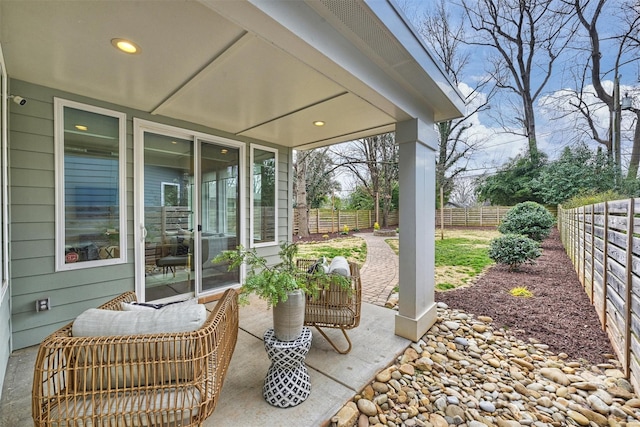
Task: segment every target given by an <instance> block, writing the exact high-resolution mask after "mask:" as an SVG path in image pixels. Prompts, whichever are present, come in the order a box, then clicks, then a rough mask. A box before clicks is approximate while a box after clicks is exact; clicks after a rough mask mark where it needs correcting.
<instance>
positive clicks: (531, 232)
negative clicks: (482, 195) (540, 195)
mask: <svg viewBox="0 0 640 427" xmlns="http://www.w3.org/2000/svg"><path fill="white" fill-rule="evenodd" d="M554 223H555V219H554V218H553V215H552V214H551V212H549V211H548V210H546V209H545V207H544V206H542V205H540V204H538V203H536V202H524V203H518V204H517V205H515V206H514V207H512V208H511V209H509V211H508V212H507V214H506V215H505V216H504V219H503V220H502V222H501V223H500V225H499V226H498V231H500V232H501V233H502V234H522V235H525V236H527V237H528V238H530V239H533V240H535V241H537V242H541V241H543V240H544V239H545V238H547V237H548V236H549V234H550V233H551V227H553V224H554Z"/></svg>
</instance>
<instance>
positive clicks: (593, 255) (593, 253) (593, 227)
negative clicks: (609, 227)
mask: <svg viewBox="0 0 640 427" xmlns="http://www.w3.org/2000/svg"><path fill="white" fill-rule="evenodd" d="M595 221H596V215H595V205H591V293H590V296H591V298H590V299H591V304H593V292H594V286H595V285H594V282H595V278H594V274H595V267H594V264H595V262H596V250H595V244H596V236H595V234H596V225H595Z"/></svg>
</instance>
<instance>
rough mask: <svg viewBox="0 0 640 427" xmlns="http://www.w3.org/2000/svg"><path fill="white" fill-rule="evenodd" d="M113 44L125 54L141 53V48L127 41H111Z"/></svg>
mask: <svg viewBox="0 0 640 427" xmlns="http://www.w3.org/2000/svg"><path fill="white" fill-rule="evenodd" d="M111 44H112V45H113V46H114V47H115V48H117V49H119V50H121V51H122V52H124V53H130V54H132V55H133V54H135V53H140V46H138V45H137V44H135V43H134V42H132V41H131V40H127V39H111Z"/></svg>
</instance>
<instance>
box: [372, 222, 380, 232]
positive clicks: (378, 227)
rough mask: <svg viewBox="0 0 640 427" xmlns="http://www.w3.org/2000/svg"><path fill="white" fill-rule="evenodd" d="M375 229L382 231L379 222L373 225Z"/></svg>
mask: <svg viewBox="0 0 640 427" xmlns="http://www.w3.org/2000/svg"><path fill="white" fill-rule="evenodd" d="M373 229H374V230H380V224H378V223H377V222H374V223H373Z"/></svg>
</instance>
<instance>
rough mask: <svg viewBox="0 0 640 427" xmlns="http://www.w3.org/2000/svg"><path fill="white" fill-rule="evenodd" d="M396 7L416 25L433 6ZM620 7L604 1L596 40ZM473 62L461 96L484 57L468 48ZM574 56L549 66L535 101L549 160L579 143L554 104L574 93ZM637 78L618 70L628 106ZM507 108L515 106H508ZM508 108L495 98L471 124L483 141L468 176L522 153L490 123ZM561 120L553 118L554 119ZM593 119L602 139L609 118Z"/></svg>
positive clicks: (631, 70)
mask: <svg viewBox="0 0 640 427" xmlns="http://www.w3.org/2000/svg"><path fill="white" fill-rule="evenodd" d="M397 2H398V4H399V5H400V6H401V8H403V10H405V11H406V12H407V17H408V18H409V19H410V21H412V22H413V23H414V25H416V21H417V19H420V18H421V17H422V16H423V14H424V12H425V11H426V10H428V9H429V8H435V6H436V4H437V3H438V2H437V1H435V0H422V1H421V0H397ZM619 6H620V1H610V2H608V5H607V6H606V10H605V11H604V13H603V14H602V17H601V20H600V22H599V25H598V29H599V32H600V36H601V39H603V40H606V39H608V38H609V37H610V36H611V35H613V33H614V32H615V30H616V29H617V25H618V21H617V19H618V18H616V16H615V14H616V12H617V11H618V10H619ZM455 11H456V7H455V6H454V5H452V6H451V12H452V13H455ZM601 50H602V52H603V62H604V63H603V65H604V66H603V69H607V67H609V68H611V65H612V61H613V59H614V58H613V55H611V54H610V53H612V48H611V46H610V45H609V46H607V42H606V41H605V42H603V48H602V49H601ZM471 52H473V56H472V58H471V64H470V66H468V67H467V68H466V69H465V73H464V74H465V76H464V77H463V79H462V80H463V86H462V87H461V90H462V91H463V92H465V91H467V92H468V89H467V88H465V85H466V86H468V87H471V86H472V85H473V80H474V78H477V77H478V76H480V75H483V74H484V68H483V66H482V64H483V62H484V60H485V59H486V56H487V55H488V54H489V53H490V52H489V51H486V50H483V49H479V48H477V47H473V49H472V50H471ZM576 54H577V52H576V51H567V52H566V53H565V54H564V55H563V56H561V57H559V58H558V60H557V61H556V64H555V65H554V75H553V78H552V79H551V80H550V81H549V82H548V84H547V86H545V89H544V90H543V93H542V95H541V97H540V98H539V99H538V106H537V107H538V108H537V112H536V125H537V137H538V148H539V149H540V150H542V151H544V152H545V153H547V154H548V155H549V157H550V158H552V159H553V158H555V157H557V155H559V154H560V153H561V152H562V150H563V149H564V147H566V146H567V145H570V144H571V143H573V142H575V141H576V140H577V139H579V135H581V134H582V133H581V132H580V127H579V121H578V120H577V119H576V116H575V115H573V114H561V113H562V109H563V108H564V107H566V105H567V102H566V101H564V100H562V101H559V99H560V98H559V96H560V95H562V94H563V93H565V94H566V90H567V89H575V88H576V83H575V82H574V79H573V78H572V72H571V69H570V68H571V65H574V64H576V63H577V62H578V61H577V60H576ZM606 78H608V79H609V80H608V82H606V86H605V87H606V88H607V90H608V91H609V93H611V89H612V87H613V82H612V81H613V75H612V74H611V73H610V74H609V75H607V76H606ZM639 78H640V62H638V61H635V62H633V63H631V64H630V65H628V66H626V67H624V68H623V69H622V72H621V79H620V83H621V92H622V94H624V93H625V92H629V93H630V95H632V96H634V97H635V101H634V105H635V106H638V105H639V104H640V87H639V83H638V79H639ZM513 102H518V101H517V100H513ZM508 105H509V103H508V102H507V99H505V98H504V97H503V96H500V97H498V98H496V99H495V100H494V101H492V103H491V110H490V111H489V113H488V114H487V113H483V114H480V115H479V116H478V117H474V118H473V120H472V121H473V124H474V125H473V127H472V130H473V134H474V137H477V138H479V139H482V140H484V141H485V142H484V143H483V148H482V149H481V150H479V151H478V152H477V153H476V154H475V155H474V156H473V157H472V159H471V160H470V161H469V163H468V168H469V169H470V170H471V171H472V172H470V174H479V173H483V172H485V171H486V172H487V173H491V172H493V171H495V168H496V167H497V166H500V165H502V164H503V163H504V162H506V161H507V160H508V159H509V158H510V157H513V156H515V155H517V154H518V153H520V152H522V151H523V150H525V149H526V147H527V143H526V140H525V138H523V137H519V136H517V135H514V134H512V133H504V132H503V130H502V128H501V127H500V126H499V125H498V123H497V122H496V120H494V119H492V117H491V116H492V115H494V114H496V112H498V111H500V110H502V111H501V112H502V113H503V114H513V112H512V111H510V110H509V107H508ZM561 115H562V116H563V117H562V118H558V117H559V116H561ZM597 115H598V119H599V122H600V123H601V126H602V132H603V135H606V134H607V131H606V127H607V126H608V117H609V113H608V110H607V109H606V108H602V109H601V110H600V111H599V112H598V113H597ZM633 117H635V115H633V114H629V113H624V112H623V114H622V120H623V123H622V129H623V135H622V156H623V163H624V161H625V158H626V159H628V155H629V154H630V151H631V137H632V135H631V132H628V131H627V132H625V129H630V128H631V127H632V119H633ZM582 139H583V140H585V141H586V142H589V138H585V137H582ZM590 145H591V146H592V147H596V146H597V144H596V143H591V144H590Z"/></svg>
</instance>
